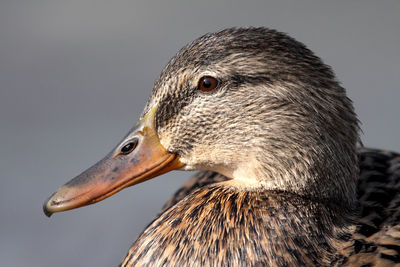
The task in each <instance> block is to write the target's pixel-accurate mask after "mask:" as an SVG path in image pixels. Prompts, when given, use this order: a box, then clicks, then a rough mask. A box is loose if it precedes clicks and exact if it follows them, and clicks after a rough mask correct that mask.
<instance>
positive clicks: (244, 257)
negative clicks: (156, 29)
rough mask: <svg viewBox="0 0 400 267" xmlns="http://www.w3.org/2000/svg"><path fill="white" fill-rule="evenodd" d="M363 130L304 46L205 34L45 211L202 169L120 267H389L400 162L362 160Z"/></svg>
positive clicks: (396, 253) (242, 33) (398, 216)
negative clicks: (118, 136)
mask: <svg viewBox="0 0 400 267" xmlns="http://www.w3.org/2000/svg"><path fill="white" fill-rule="evenodd" d="M358 132H359V125H358V120H357V117H356V115H355V113H354V110H353V105H352V102H351V101H350V100H349V99H348V98H347V96H346V94H345V89H344V88H342V87H341V86H340V84H339V83H338V82H337V80H336V79H335V76H334V74H333V73H332V71H331V69H330V68H329V67H328V66H327V65H325V64H324V63H322V61H321V60H320V59H319V58H318V57H316V56H315V55H314V54H313V53H312V52H311V51H310V50H308V49H307V48H306V47H305V46H304V45H303V44H301V43H299V42H297V41H296V40H294V39H292V38H290V37H288V36H287V35H285V34H283V33H280V32H277V31H274V30H269V29H266V28H246V29H236V28H234V29H227V30H223V31H220V32H216V33H212V34H206V35H204V36H202V37H200V38H199V39H197V40H195V41H194V42H192V43H190V44H189V45H187V46H186V47H184V48H183V49H182V50H181V51H180V52H179V53H178V54H177V55H176V56H175V57H174V58H172V60H171V61H170V62H169V63H168V65H167V66H166V67H165V69H164V70H163V71H162V73H161V75H160V77H159V78H158V79H157V81H156V82H155V85H154V89H153V92H152V95H151V97H150V99H149V101H148V103H147V105H146V107H145V109H144V112H143V115H142V116H141V119H140V121H139V122H138V123H137V124H136V126H135V127H134V128H133V129H132V130H131V131H130V132H129V133H128V135H127V136H126V137H125V138H124V139H123V140H122V141H121V143H120V144H119V145H118V146H117V147H116V148H115V149H114V150H112V151H111V152H110V153H109V154H108V155H107V156H106V157H105V158H104V159H103V160H101V161H100V162H99V163H97V164H96V165H94V166H93V167H91V168H89V169H88V170H87V171H85V172H83V173H82V174H81V175H79V176H78V177H76V178H74V179H72V180H71V181H70V182H68V183H67V184H65V185H64V186H63V187H61V188H60V189H59V190H58V191H57V192H55V193H54V194H53V195H52V196H51V197H50V199H49V200H48V201H47V202H46V203H45V206H44V210H45V213H46V214H47V215H50V214H52V213H54V212H59V211H64V210H69V209H73V208H77V207H80V206H83V205H89V204H92V203H95V202H97V201H100V200H102V199H105V198H107V197H109V196H110V195H112V194H114V193H116V192H118V191H120V190H122V189H123V188H125V187H128V186H131V185H134V184H137V183H140V182H142V181H145V180H147V179H150V178H153V177H155V176H158V175H161V174H163V173H165V172H168V171H171V170H174V169H181V170H200V171H201V172H200V173H199V174H197V175H196V176H195V177H194V178H193V179H192V180H190V181H189V182H188V183H187V184H186V186H184V187H183V188H182V189H180V190H179V191H178V192H177V194H176V195H175V196H174V197H173V198H172V199H171V200H170V201H169V202H168V203H167V205H166V206H165V208H164V209H163V211H162V212H161V213H160V214H159V216H158V217H157V218H156V219H155V220H154V221H153V222H152V223H151V224H150V225H149V226H148V227H147V229H146V230H144V232H143V233H142V234H141V235H140V237H139V238H138V239H137V240H136V241H135V243H134V244H133V245H132V247H131V249H130V250H129V252H128V255H127V256H126V258H125V260H124V261H123V263H122V266H141V265H145V266H157V265H158V266H160V265H163V266H164V265H168V266H182V265H185V266H192V265H193V266H222V265H227V266H261V265H262V266H265V265H269V266H331V265H347V266H378V265H379V266H389V265H390V266H392V265H393V264H395V263H397V264H398V263H400V224H399V222H400V210H399V205H400V204H399V203H400V194H399V191H400V155H398V154H395V153H391V152H383V151H377V150H369V149H361V150H357V143H358V141H359V134H358ZM360 171H361V172H360Z"/></svg>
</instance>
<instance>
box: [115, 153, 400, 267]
mask: <svg viewBox="0 0 400 267" xmlns="http://www.w3.org/2000/svg"><path fill="white" fill-rule="evenodd" d="M358 155H359V165H360V179H359V181H358V187H357V189H358V192H357V196H358V197H357V198H358V200H359V203H358V207H359V208H358V209H357V211H355V213H354V214H351V215H349V214H347V216H349V217H348V219H349V220H347V221H346V220H343V216H344V215H346V214H343V213H342V212H341V211H340V210H336V211H335V210H327V209H326V208H325V207H324V205H321V204H316V203H312V202H309V201H307V200H304V199H299V198H298V197H296V196H291V195H290V194H289V195H287V194H282V193H280V192H263V193H257V192H252V193H249V192H234V191H233V192H232V191H231V190H230V189H229V186H228V187H226V186H225V185H224V182H226V181H229V180H230V179H229V178H227V177H225V176H223V175H220V174H218V173H214V172H210V171H206V172H200V173H198V174H197V175H196V176H194V177H193V178H192V179H190V180H189V181H188V182H187V183H186V184H185V185H184V186H183V187H182V188H181V189H179V190H178V191H177V192H176V194H175V195H174V196H173V197H171V199H170V200H169V201H168V202H167V203H166V204H165V206H164V208H163V209H162V211H161V212H160V214H159V216H158V217H157V218H156V219H155V220H154V222H153V223H151V224H150V225H149V227H148V228H147V229H146V230H145V232H144V233H143V234H142V235H141V236H140V237H139V239H138V240H137V241H136V242H135V244H134V245H133V246H132V248H131V249H130V250H129V252H128V255H127V257H126V259H125V260H124V262H123V264H122V266H136V265H139V266H140V265H144V266H155V265H166V266H182V265H187V266H199V265H201V266H222V265H227V266H243V265H246V266H265V264H267V265H269V266H334V265H335V266H371V267H372V266H395V265H396V264H400V225H399V222H400V209H399V208H400V194H399V192H400V155H399V154H396V153H392V152H388V151H379V150H372V149H365V148H363V149H360V150H359V153H358ZM202 215H203V216H202ZM333 215H335V216H339V218H341V219H339V220H338V221H336V222H335V219H333V218H332V216H333ZM340 215H341V216H340ZM310 219H312V223H311V224H310ZM305 223H306V224H305ZM307 224H308V225H307ZM338 227H339V228H342V231H340V230H338ZM333 230H334V231H333ZM181 237H184V238H181ZM291 238H292V240H291ZM143 240H151V242H148V243H145V242H143ZM191 244H192V245H191ZM196 244H197V245H196ZM205 244H206V245H205ZM282 246H286V247H284V248H283V249H282V248H281V247H282ZM284 251H286V253H284V254H282V253H283V252H284ZM288 251H290V253H288ZM145 255H147V256H148V257H149V258H146V257H145ZM149 255H151V256H149ZM271 259H273V260H271ZM143 261H145V262H146V263H144V262H143Z"/></svg>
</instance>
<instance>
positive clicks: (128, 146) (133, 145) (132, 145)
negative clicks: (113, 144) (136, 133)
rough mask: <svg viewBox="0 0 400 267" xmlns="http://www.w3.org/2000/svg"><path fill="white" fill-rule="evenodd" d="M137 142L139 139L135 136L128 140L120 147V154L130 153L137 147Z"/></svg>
mask: <svg viewBox="0 0 400 267" xmlns="http://www.w3.org/2000/svg"><path fill="white" fill-rule="evenodd" d="M138 142H139V140H138V139H137V138H134V139H132V140H130V141H129V142H128V143H126V144H125V145H124V146H123V147H122V148H121V154H123V155H127V154H129V153H131V152H132V151H133V150H134V149H135V148H136V147H137V145H138Z"/></svg>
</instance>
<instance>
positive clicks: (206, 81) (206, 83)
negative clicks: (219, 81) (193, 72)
mask: <svg viewBox="0 0 400 267" xmlns="http://www.w3.org/2000/svg"><path fill="white" fill-rule="evenodd" d="M203 86H204V88H210V87H211V82H210V80H209V79H204V80H203Z"/></svg>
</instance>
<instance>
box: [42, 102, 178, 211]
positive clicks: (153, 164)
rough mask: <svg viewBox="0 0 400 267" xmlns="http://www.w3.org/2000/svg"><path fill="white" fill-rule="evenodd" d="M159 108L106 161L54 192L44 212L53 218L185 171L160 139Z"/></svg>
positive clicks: (148, 115)
mask: <svg viewBox="0 0 400 267" xmlns="http://www.w3.org/2000/svg"><path fill="white" fill-rule="evenodd" d="M156 109H157V107H154V108H152V109H151V110H150V111H149V112H148V113H147V114H146V116H144V118H143V119H142V120H141V121H139V123H138V124H137V125H136V126H135V127H134V128H133V129H132V130H131V131H130V132H129V133H128V135H127V136H126V137H125V138H124V139H123V140H122V142H121V143H120V144H119V145H118V146H117V147H116V148H115V149H114V150H113V151H111V152H110V153H109V154H108V155H107V156H106V157H105V158H104V159H102V160H100V161H99V162H98V163H96V164H95V165H93V166H92V167H90V168H89V169H87V170H86V171H84V172H83V173H81V174H80V175H78V176H77V177H75V178H73V179H72V180H71V181H69V182H68V183H66V184H65V185H63V186H62V187H60V188H59V189H58V190H57V191H56V192H55V193H53V194H52V195H51V196H50V198H49V199H48V200H47V201H46V202H45V203H44V206H43V210H44V213H45V214H46V215H47V216H50V215H51V214H53V213H54V212H60V211H66V210H70V209H75V208H79V207H82V206H85V205H90V204H93V203H96V202H98V201H101V200H103V199H105V198H107V197H109V196H111V195H113V194H115V193H117V192H119V191H120V190H122V189H124V188H126V187H128V186H132V185H135V184H138V183H141V182H143V181H146V180H148V179H151V178H154V177H156V176H159V175H161V174H163V173H166V172H169V171H171V170H175V169H179V168H182V167H183V166H184V164H182V163H181V162H180V160H179V156H178V155H177V154H173V153H169V152H167V151H166V150H165V149H164V147H163V146H162V145H161V143H160V141H159V139H158V135H157V132H156V129H155V113H156ZM127 144H130V145H128V146H127ZM124 148H125V150H124ZM132 148H133V149H132ZM130 150H132V151H130ZM121 151H123V152H125V153H121ZM127 152H129V153H127Z"/></svg>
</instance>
